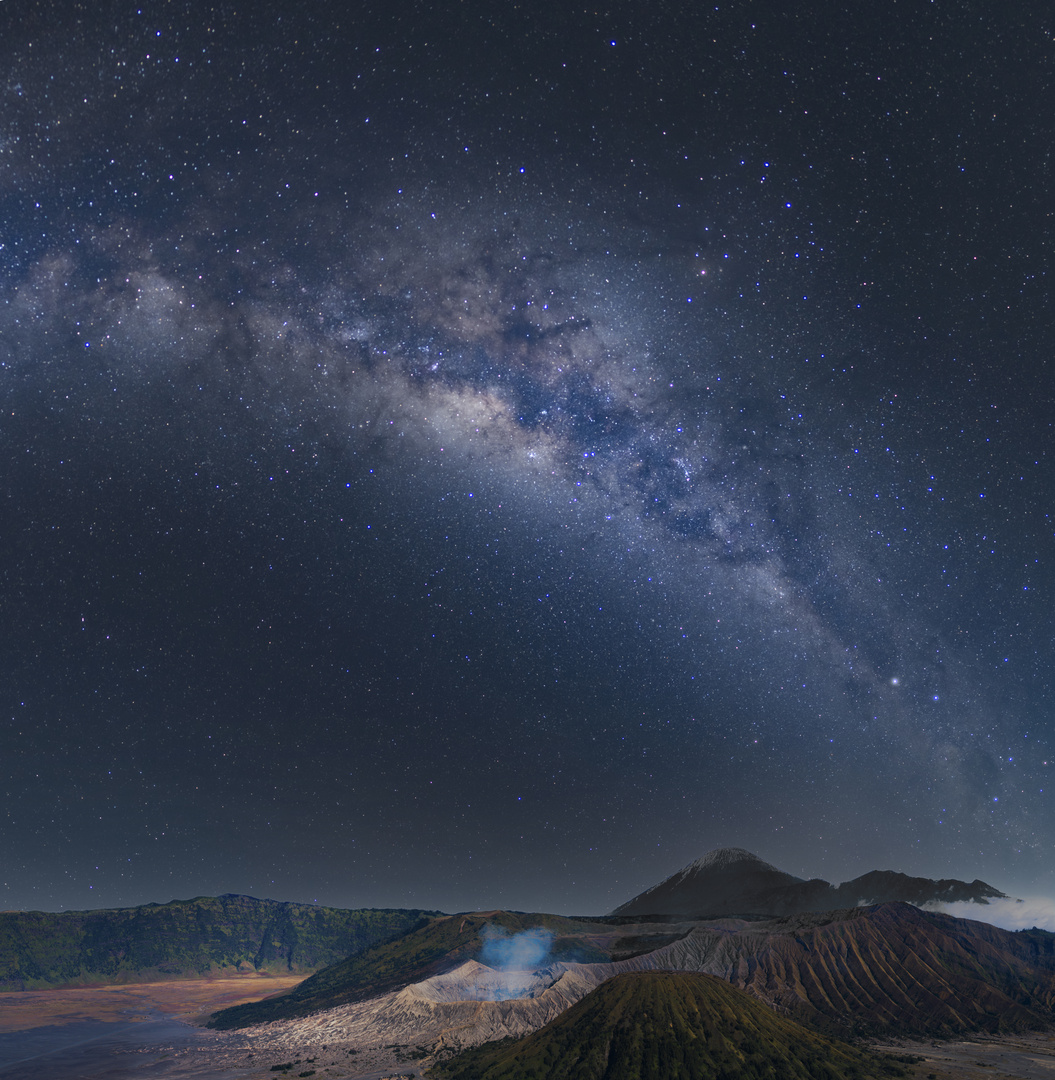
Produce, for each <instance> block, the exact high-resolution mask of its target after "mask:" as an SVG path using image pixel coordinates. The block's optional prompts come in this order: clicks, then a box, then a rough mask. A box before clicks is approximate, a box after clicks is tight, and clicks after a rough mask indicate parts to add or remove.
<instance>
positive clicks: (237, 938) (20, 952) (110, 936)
mask: <svg viewBox="0 0 1055 1080" xmlns="http://www.w3.org/2000/svg"><path fill="white" fill-rule="evenodd" d="M424 914H425V913H424V912H421V911H409V910H383V909H368V910H359V911H354V910H342V909H339V908H327V907H316V906H314V905H312V904H290V903H282V902H280V901H277V900H257V899H254V898H253V897H251V896H234V895H226V896H218V897H198V898H197V899H194V900H173V901H172V902H171V903H168V904H147V905H146V906H144V907H135V908H114V909H102V910H98V911H65V912H44V911H5V912H0V990H34V989H41V988H44V987H49V986H63V985H65V986H70V985H78V984H81V985H84V984H93V983H121V982H146V981H150V980H156V979H177V978H195V977H200V976H201V975H206V974H211V973H217V972H222V971H238V970H242V971H254V970H255V971H270V972H275V973H278V972H282V973H285V974H289V973H299V972H304V973H308V972H311V971H315V970H317V969H318V968H321V967H325V966H327V965H329V964H334V963H336V962H337V961H339V960H343V959H345V958H346V957H348V956H350V955H352V954H353V953H357V952H361V951H362V950H363V949H365V948H367V947H369V946H370V945H373V944H375V943H377V942H379V941H383V940H387V939H388V938H390V937H392V936H393V935H396V934H400V933H402V932H403V931H405V930H407V929H408V928H409V927H411V926H413V925H414V924H416V923H417V922H418V921H420V919H421V918H422V916H423V915H424Z"/></svg>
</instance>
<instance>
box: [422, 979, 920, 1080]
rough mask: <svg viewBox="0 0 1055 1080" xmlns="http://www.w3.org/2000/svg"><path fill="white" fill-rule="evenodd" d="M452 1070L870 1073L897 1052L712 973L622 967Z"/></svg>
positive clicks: (684, 1076)
mask: <svg viewBox="0 0 1055 1080" xmlns="http://www.w3.org/2000/svg"><path fill="white" fill-rule="evenodd" d="M429 1075H430V1076H433V1077H438V1078H440V1077H441V1078H443V1080H539V1078H543V1077H544V1078H545V1080H704V1078H711V1077H713V1078H720V1077H737V1078H738V1080H754V1078H756V1077H757V1078H760V1080H761V1078H763V1077H764V1078H767V1080H768V1078H772V1077H775V1076H776V1077H780V1078H781V1080H843V1078H846V1080H849V1078H851V1077H852V1078H855V1080H864V1078H867V1077H877V1078H878V1077H887V1076H901V1075H904V1070H902V1069H901V1068H900V1067H898V1066H897V1065H896V1064H895V1063H894V1062H893V1061H892V1060H891V1059H889V1058H887V1059H883V1058H880V1057H878V1056H877V1055H874V1054H870V1053H866V1052H865V1051H862V1050H858V1049H856V1048H854V1047H852V1046H849V1045H847V1044H846V1043H839V1042H833V1041H831V1040H829V1039H826V1038H824V1037H823V1036H821V1035H818V1034H816V1033H815V1032H812V1031H808V1030H807V1029H806V1028H804V1027H803V1026H802V1025H801V1024H796V1023H795V1022H794V1021H791V1020H787V1019H785V1018H784V1017H781V1016H778V1015H777V1014H776V1013H775V1012H773V1010H772V1009H768V1008H766V1006H765V1005H762V1004H760V1003H759V1002H758V1001H756V1000H754V999H753V998H752V997H750V996H749V995H748V994H745V993H744V992H743V991H742V990H738V989H736V987H733V986H730V985H729V984H728V983H727V982H724V981H723V980H721V979H716V978H714V977H713V976H709V975H695V974H687V973H685V972H673V971H664V972H638V973H633V974H627V975H617V976H616V977H615V978H613V979H610V980H609V981H608V982H605V983H603V984H602V985H601V986H599V987H598V988H597V989H596V990H594V991H592V992H591V993H590V994H588V995H587V996H586V997H584V998H583V999H582V1000H581V1001H580V1002H579V1003H578V1004H576V1005H573V1006H572V1007H571V1008H570V1009H568V1011H567V1012H565V1013H564V1014H563V1015H561V1016H559V1017H558V1018H557V1019H556V1020H554V1021H552V1022H551V1023H549V1024H547V1025H546V1026H545V1027H543V1028H542V1029H541V1030H539V1031H536V1032H535V1033H534V1034H533V1035H528V1036H526V1037H525V1038H523V1039H518V1040H515V1041H510V1040H504V1041H502V1042H500V1043H489V1044H486V1045H484V1046H481V1047H478V1048H476V1049H474V1050H469V1051H466V1052H464V1053H462V1054H460V1055H458V1057H456V1058H453V1059H452V1060H450V1061H448V1062H445V1063H443V1064H440V1065H436V1066H435V1067H434V1068H433V1069H432V1070H431V1071H430V1074H429Z"/></svg>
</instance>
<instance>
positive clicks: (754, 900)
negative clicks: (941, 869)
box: [612, 848, 1008, 917]
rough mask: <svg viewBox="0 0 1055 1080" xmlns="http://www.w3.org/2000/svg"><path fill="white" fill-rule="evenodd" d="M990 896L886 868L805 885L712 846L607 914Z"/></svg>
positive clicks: (752, 858) (778, 909) (815, 907)
mask: <svg viewBox="0 0 1055 1080" xmlns="http://www.w3.org/2000/svg"><path fill="white" fill-rule="evenodd" d="M992 899H1003V900H1006V899H1008V897H1007V895H1006V894H1005V893H1002V892H1000V890H999V889H994V888H993V886H992V885H987V884H986V883H985V882H984V881H977V880H976V881H972V882H970V883H968V882H966V881H956V880H948V879H942V880H940V881H934V880H932V879H930V878H918V877H909V876H908V875H907V874H901V873H897V872H896V871H893V870H873V871H872V872H871V873H868V874H863V875H862V876H861V877H858V878H854V879H853V880H852V881H846V882H844V883H843V884H842V885H832V884H831V883H830V882H827V881H824V880H822V879H821V878H813V879H811V880H809V881H806V880H804V879H803V878H799V877H795V876H794V875H793V874H788V873H785V872H784V871H783V870H778V869H777V868H776V867H775V866H771V865H770V864H769V863H767V862H763V861H762V860H761V859H760V858H758V856H757V855H752V854H751V852H750V851H745V850H744V849H743V848H718V849H717V850H715V851H711V852H709V853H708V854H706V855H704V856H703V857H702V858H700V859H697V860H696V861H695V862H692V863H689V865H688V866H686V867H684V868H683V869H681V870H679V871H678V872H677V873H676V874H673V875H671V877H669V878H667V879H666V880H665V881H661V882H660V883H659V884H658V885H653V886H652V887H651V888H649V889H646V890H645V891H644V892H643V893H639V894H638V895H637V896H635V897H634V898H633V899H631V900H628V901H627V902H626V903H625V904H620V906H619V907H617V908H616V909H615V911H613V912H612V914H613V915H695V916H700V917H704V916H708V917H709V916H718V915H795V914H798V913H800V912H805V911H833V910H835V909H837V908H852V907H858V906H860V905H862V904H884V903H888V902H890V901H896V900H900V901H903V902H904V903H908V904H916V905H917V906H922V905H924V904H929V903H953V902H955V901H960V900H966V901H973V902H974V903H978V904H985V903H987V902H988V901H989V900H992Z"/></svg>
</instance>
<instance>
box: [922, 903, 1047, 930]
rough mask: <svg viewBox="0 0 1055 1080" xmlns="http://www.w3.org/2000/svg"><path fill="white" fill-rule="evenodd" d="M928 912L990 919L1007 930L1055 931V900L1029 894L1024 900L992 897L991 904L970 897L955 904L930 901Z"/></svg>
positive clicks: (989, 920)
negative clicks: (1033, 929) (1036, 929)
mask: <svg viewBox="0 0 1055 1080" xmlns="http://www.w3.org/2000/svg"><path fill="white" fill-rule="evenodd" d="M925 906H926V908H927V910H928V911H941V912H943V913H944V914H946V915H954V916H955V917H956V918H957V919H974V920H975V921H976V922H987V923H991V924H992V925H993V926H999V927H1002V928H1003V929H1004V930H1030V929H1032V928H1033V927H1034V926H1036V927H1039V928H1040V929H1041V930H1052V931H1055V900H1053V899H1051V898H1050V897H1047V896H1027V897H1024V898H1023V899H1021V900H1014V899H1008V900H990V901H989V903H987V904H975V903H973V902H971V901H969V900H963V901H959V902H957V903H955V904H927V905H925Z"/></svg>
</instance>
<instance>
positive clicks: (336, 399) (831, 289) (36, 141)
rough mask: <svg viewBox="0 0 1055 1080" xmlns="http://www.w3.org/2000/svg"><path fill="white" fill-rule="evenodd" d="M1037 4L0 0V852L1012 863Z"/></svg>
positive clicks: (1001, 871) (1052, 840)
mask: <svg viewBox="0 0 1055 1080" xmlns="http://www.w3.org/2000/svg"><path fill="white" fill-rule="evenodd" d="M56 26H59V27H61V31H59V32H56V30H55V27H56ZM1053 32H1055V26H1048V25H1047V24H1045V23H1044V21H1043V19H1039V18H1036V17H1031V16H1027V15H1026V14H1018V13H1015V12H995V11H993V10H992V9H991V8H990V7H989V6H987V5H980V4H976V3H973V2H961V3H933V4H922V5H919V6H918V9H916V10H914V11H913V13H912V14H911V15H906V13H905V12H903V11H902V10H901V8H900V6H897V5H894V4H880V5H879V6H878V7H873V8H872V9H870V10H869V11H868V12H862V11H860V10H859V9H857V8H853V7H844V6H842V5H839V4H834V3H833V4H822V5H815V6H814V7H813V8H812V9H811V11H810V12H797V11H787V10H784V7H783V6H782V5H775V4H768V3H761V2H748V0H738V2H734V3H731V4H728V5H705V6H703V7H695V6H692V5H660V6H649V7H648V9H647V10H645V11H639V10H637V9H636V7H635V6H633V5H615V6H612V7H610V8H608V9H603V10H586V9H579V8H574V7H572V8H567V7H557V6H553V5H542V6H541V7H537V6H536V7H534V8H524V9H521V8H517V7H516V6H515V5H514V6H509V5H497V4H494V5H492V4H487V3H473V4H469V3H466V4H461V5H455V6H448V7H443V6H441V7H440V8H436V7H434V6H430V5H418V4H414V3H406V4H390V5H385V6H379V7H376V8H375V7H373V6H371V5H363V6H361V7H359V8H358V10H356V11H354V12H352V11H351V9H346V8H342V7H339V6H338V7H333V8H331V7H330V6H328V5H325V4H323V5H314V6H311V7H310V8H308V9H306V10H302V9H301V7H298V6H295V5H285V4H265V5H262V6H258V7H254V8H253V10H252V12H250V13H247V14H243V13H237V12H234V11H231V10H228V9H227V8H223V7H213V6H210V5H208V4H204V3H202V4H198V3H185V4H180V3H171V4H163V5H158V6H156V7H154V8H147V7H144V8H137V7H135V6H134V5H128V4H123V3H112V4H104V5H102V6H93V7H91V8H90V9H88V8H83V7H82V6H80V5H78V4H72V3H70V4H64V3H51V4H47V3H41V4H31V5H26V6H23V7H19V6H18V5H11V4H8V5H5V6H4V9H3V10H2V11H0V42H3V44H2V45H0V75H2V79H0V94H2V100H3V103H4V108H3V110H2V111H0V228H2V232H0V417H2V421H0V462H3V464H2V465H0V496H2V497H0V508H2V510H0V513H2V518H0V543H2V544H3V558H2V560H0V582H2V586H0V597H2V600H3V610H4V618H3V630H2V631H0V675H2V677H0V694H2V698H0V709H2V712H0V716H3V718H4V728H3V736H2V740H3V741H2V744H0V750H2V752H0V760H2V761H3V769H2V775H3V781H4V782H3V785H2V786H0V794H2V796H3V808H2V815H3V816H2V817H0V842H2V850H3V853H4V859H3V867H4V872H3V875H2V881H0V889H2V894H3V898H4V899H3V903H4V905H5V906H6V907H11V908H14V907H28V908H46V909H51V908H63V907H65V908H79V907H98V906H107V905H114V906H116V905H128V904H138V903H145V902H148V901H152V900H157V901H164V900H168V899H170V898H172V897H173V896H193V895H202V894H215V893H222V892H244V893H250V894H253V895H258V896H272V897H275V898H277V899H295V900H316V899H317V900H318V901H319V902H320V903H328V904H333V905H340V906H416V907H436V908H442V909H445V910H462V909H467V908H475V907H482V908H483V907H493V906H505V907H512V908H516V909H520V910H555V911H563V912H579V913H586V912H600V911H605V910H609V909H611V908H612V907H614V906H615V905H616V904H618V903H620V902H621V901H623V900H625V899H626V898H627V897H629V896H631V895H633V894H635V893H636V892H639V891H640V890H641V889H643V888H644V887H646V886H648V885H650V884H652V883H654V882H655V881H657V880H660V879H661V878H663V877H665V876H666V875H667V874H669V873H670V872H672V871H673V870H675V869H676V868H678V867H679V866H681V865H683V864H684V863H686V862H688V861H690V860H691V859H693V858H695V857H696V856H698V855H699V854H701V853H702V852H704V851H706V850H708V849H710V848H713V847H717V846H730V845H731V846H740V847H746V848H748V849H750V850H752V851H755V852H757V853H758V854H759V855H760V856H761V857H762V858H764V859H767V860H768V861H771V862H774V863H776V864H777V865H779V866H780V867H781V868H782V869H787V870H789V871H792V872H794V873H799V874H802V875H803V876H807V877H812V876H823V877H826V878H828V879H830V880H834V881H840V880H845V879H849V878H851V877H854V876H856V875H858V874H860V873H863V872H865V871H867V870H871V869H876V868H891V869H900V870H904V871H906V872H909V873H916V874H924V875H927V876H933V877H943V876H944V877H953V876H955V877H960V878H964V879H966V880H972V879H973V878H975V877H981V878H984V879H985V880H987V881H990V882H991V883H992V884H994V885H996V886H997V887H999V888H1002V889H1004V890H1005V891H1017V892H1018V893H1021V894H1026V893H1028V894H1034V893H1042V892H1045V891H1050V889H1051V887H1052V884H1053V883H1052V880H1051V871H1050V866H1051V862H1052V850H1053V845H1055V810H1053V808H1052V802H1051V796H1050V794H1049V793H1048V791H1047V786H1048V784H1047V781H1048V772H1049V768H1050V764H1049V763H1050V762H1051V761H1052V755H1053V754H1055V746H1053V745H1052V739H1053V737H1055V735H1053V727H1052V715H1051V701H1052V691H1053V687H1052V681H1051V680H1052V676H1051V672H1052V670H1053V662H1052V661H1053V660H1055V657H1053V655H1052V652H1053V647H1055V644H1053V643H1055V637H1053V633H1052V615H1051V612H1052V610H1053V604H1052V583H1053V561H1052V560H1053V557H1055V524H1053V521H1052V517H1051V515H1052V513H1053V512H1055V511H1053V510H1052V507H1053V505H1055V504H1053V494H1055V491H1053V480H1052V423H1053V421H1055V401H1053V395H1052V390H1051V386H1052V381H1051V376H1052V370H1051V360H1050V356H1051V347H1050V345H1051V340H1052V337H1053V331H1055V325H1053V317H1052V310H1051V302H1050V297H1049V292H1050V289H1049V270H1050V267H1049V263H1050V257H1051V256H1050V253H1051V250H1052V245H1051V238H1052V237H1051V231H1052V217H1051V211H1050V208H1049V207H1048V205H1047V192H1048V191H1049V190H1050V181H1051V161H1050V155H1049V154H1048V150H1047V147H1048V146H1050V145H1051V137H1052V132H1051V131H1050V130H1049V129H1050V128H1051V121H1050V119H1049V114H1050V112H1051V110H1050V109H1045V108H1044V107H1043V102H1044V101H1047V100H1048V99H1049V98H1050V96H1051V92H1052V86H1053V73H1052V67H1051V55H1052V54H1051V46H1052V34H1053Z"/></svg>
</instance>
